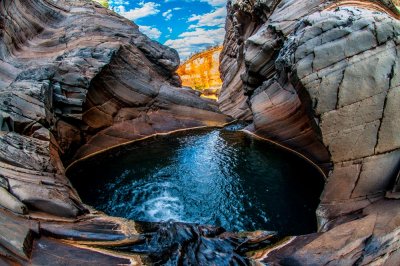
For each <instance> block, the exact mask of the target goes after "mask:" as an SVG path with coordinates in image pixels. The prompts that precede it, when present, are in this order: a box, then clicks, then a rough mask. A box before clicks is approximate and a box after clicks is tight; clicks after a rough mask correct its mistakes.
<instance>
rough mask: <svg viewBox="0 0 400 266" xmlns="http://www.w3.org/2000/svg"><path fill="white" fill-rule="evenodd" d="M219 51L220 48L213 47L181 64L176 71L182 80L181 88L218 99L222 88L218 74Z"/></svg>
mask: <svg viewBox="0 0 400 266" xmlns="http://www.w3.org/2000/svg"><path fill="white" fill-rule="evenodd" d="M221 51H222V47H220V46H219V47H213V48H210V49H208V50H205V51H202V52H199V53H197V54H195V55H193V56H191V57H190V58H189V59H188V60H186V61H185V62H184V63H182V64H181V65H180V66H179V68H178V70H177V71H176V73H177V74H178V75H179V77H180V78H181V80H182V86H185V87H190V88H192V89H194V90H198V91H200V92H202V93H203V95H204V96H205V97H210V98H218V96H219V93H220V90H221V87H222V81H221V77H220V73H219V56H220V54H221Z"/></svg>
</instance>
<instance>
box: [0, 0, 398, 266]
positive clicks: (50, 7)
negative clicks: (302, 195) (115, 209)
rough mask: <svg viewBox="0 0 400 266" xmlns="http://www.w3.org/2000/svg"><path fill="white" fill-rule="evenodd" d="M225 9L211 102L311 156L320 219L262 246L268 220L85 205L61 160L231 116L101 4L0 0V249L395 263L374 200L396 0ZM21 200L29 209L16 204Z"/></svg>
mask: <svg viewBox="0 0 400 266" xmlns="http://www.w3.org/2000/svg"><path fill="white" fill-rule="evenodd" d="M228 8H229V10H228V11H229V12H228V13H229V17H228V19H227V23H226V29H227V35H226V39H225V43H224V45H225V46H224V50H223V51H222V53H221V67H220V69H221V74H222V77H223V78H224V84H223V86H224V89H223V91H222V93H221V97H220V100H219V104H220V109H221V110H222V111H223V112H224V113H225V114H228V115H231V116H232V117H234V118H239V119H243V120H248V121H250V120H252V121H253V123H252V125H251V126H249V127H248V130H250V131H253V132H255V133H256V134H258V135H260V136H262V137H268V138H271V139H273V140H275V141H278V142H280V143H282V144H283V145H286V146H287V147H289V148H292V149H295V150H297V151H298V152H300V153H302V154H303V155H305V156H307V157H308V158H310V159H311V160H312V161H314V162H315V163H317V164H318V165H320V167H321V168H322V169H323V170H324V171H325V173H326V174H327V176H328V180H327V184H326V187H325V190H324V193H323V195H322V196H321V204H320V207H319V209H318V211H317V214H318V218H319V223H320V232H318V233H316V234H312V235H308V236H298V237H295V238H294V239H293V238H292V239H291V240H289V241H283V243H282V245H281V246H278V247H272V248H271V247H268V248H267V249H265V245H266V244H269V243H270V242H269V240H271V241H272V242H274V239H273V237H272V234H271V233H269V232H252V233H239V234H232V233H226V232H223V230H222V229H220V228H213V227H204V226H197V225H186V224H176V223H167V224H147V225H143V224H137V223H134V222H129V221H126V220H123V219H117V218H111V217H107V216H105V215H104V214H99V213H96V212H95V211H94V210H91V209H90V208H89V207H87V206H85V205H84V204H83V203H82V202H81V200H80V199H79V196H78V195H77V193H76V191H75V190H74V189H73V187H72V186H71V184H70V183H69V181H68V179H67V178H66V177H65V173H64V166H65V165H67V164H68V163H69V162H72V161H74V160H79V159H82V158H85V157H86V156H91V155H93V154H95V153H97V152H100V151H102V150H105V149H109V148H111V147H114V146H118V145H122V144H124V143H128V142H130V141H134V140H137V139H140V138H143V137H146V136H149V135H152V134H158V133H166V132H170V131H174V130H180V129H185V128H192V127H199V126H218V125H222V124H223V123H225V122H227V121H229V119H228V117H227V116H226V115H224V114H221V113H220V112H219V110H218V107H217V105H216V104H215V103H212V102H210V101H205V100H202V99H200V98H199V97H197V96H196V95H195V94H193V93H190V92H188V91H185V90H182V89H177V87H176V86H178V85H179V78H178V77H177V76H176V74H175V73H174V72H175V70H176V68H177V66H178V65H179V59H178V57H177V54H176V52H175V51H174V50H172V49H169V48H167V47H164V46H162V45H160V44H158V43H155V42H152V41H151V40H150V39H149V38H147V37H146V36H144V35H142V34H141V33H140V32H139V31H138V28H137V26H136V25H134V24H132V23H131V22H130V21H128V20H126V19H123V18H121V17H119V16H117V15H116V14H115V13H113V12H111V11H109V10H106V9H104V8H102V7H100V6H99V5H97V4H94V3H92V2H89V1H85V0H81V1H70V0H62V1H50V0H40V1H36V0H35V1H33V0H23V1H22V0H13V1H11V0H3V1H0V59H1V60H0V128H1V132H0V158H1V161H0V187H1V191H0V192H1V193H2V197H1V199H0V201H2V202H3V204H4V205H6V203H4V202H7V204H8V203H10V199H13V200H11V201H12V203H13V204H11V205H9V206H8V207H7V206H4V207H7V208H9V209H11V210H14V212H15V213H14V214H13V213H11V212H9V211H4V210H2V209H0V219H1V223H0V231H1V234H0V236H1V237H0V263H7V264H12V263H14V264H22V265H23V264H34V265H35V264H36V265H41V264H49V263H51V264H54V265H65V264H69V263H74V264H90V263H95V264H102V263H103V264H104V265H118V264H140V263H143V262H148V263H152V262H153V263H154V261H156V260H160V259H162V260H164V261H165V260H167V261H170V262H173V261H175V262H177V261H181V262H184V263H187V264H188V263H192V264H195V262H197V263H199V262H200V264H207V263H209V262H211V261H214V262H215V261H217V262H219V263H220V264H228V263H236V264H250V263H254V260H256V261H258V262H260V263H263V262H265V263H269V264H271V265H288V264H289V265H290V264H292V265H293V264H295V265H298V264H303V265H310V264H315V265H348V264H357V265H366V264H373V265H385V264H386V265H390V264H394V265H396V260H398V257H399V253H398V250H399V245H400V243H399V231H400V229H399V228H400V224H399V221H400V220H399V210H400V208H399V201H398V200H388V199H384V195H385V193H386V192H388V191H389V192H391V193H396V191H398V189H399V186H400V183H399V182H400V181H399V179H398V178H397V181H396V177H397V176H398V175H397V172H398V163H399V156H400V154H399V149H398V148H399V139H398V131H397V126H398V123H397V122H396V121H397V120H396V119H397V115H396V110H397V109H398V106H399V104H398V101H397V98H398V96H397V91H398V88H399V83H400V80H399V75H398V73H399V71H398V69H399V45H400V41H399V34H400V32H399V29H400V26H399V22H398V20H396V18H399V16H398V14H396V12H397V11H396V9H395V7H394V5H393V4H392V2H391V1H388V0H382V1H324V0H314V1H300V0H281V1H273V0H271V1H265V0H235V1H228ZM396 182H397V183H396ZM393 184H395V185H394V186H393ZM10 196H11V198H10ZM14 199H15V201H14ZM22 206H26V207H27V208H28V214H24V215H17V214H16V213H18V212H19V210H21V208H22ZM14 207H17V208H16V209H14ZM19 207H21V208H19ZM22 213H23V212H22ZM221 230H222V231H221ZM47 237H50V238H47ZM66 241H67V242H66ZM172 247H173V248H172ZM176 247H178V248H176ZM110 248H113V249H114V250H111V249H110ZM115 248H118V249H119V251H123V252H122V253H120V252H115ZM255 250H257V252H256V253H254V251H255ZM135 254H141V255H135ZM160 254H161V256H162V258H160ZM252 254H255V255H254V256H253V257H251V258H248V257H249V256H252ZM256 255H257V256H256ZM246 257H247V258H246Z"/></svg>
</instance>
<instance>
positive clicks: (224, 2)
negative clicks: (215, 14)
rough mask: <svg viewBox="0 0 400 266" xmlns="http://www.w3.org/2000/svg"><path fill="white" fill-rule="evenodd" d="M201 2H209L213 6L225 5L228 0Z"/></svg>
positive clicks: (204, 0)
mask: <svg viewBox="0 0 400 266" xmlns="http://www.w3.org/2000/svg"><path fill="white" fill-rule="evenodd" d="M201 2H207V3H209V4H210V5H211V6H224V5H226V0H201Z"/></svg>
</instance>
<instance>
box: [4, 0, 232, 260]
mask: <svg viewBox="0 0 400 266" xmlns="http://www.w3.org/2000/svg"><path fill="white" fill-rule="evenodd" d="M178 66H179V57H178V55H177V52H176V51H175V50H173V49H170V48H168V47H165V46H163V45H160V44H159V43H156V42H153V41H151V40H150V39H149V38H148V37H146V36H145V35H143V34H142V33H140V32H139V30H138V27H137V26H136V25H134V24H133V23H132V22H131V21H129V20H127V19H124V18H122V17H120V16H118V15H117V14H115V13H114V12H112V11H109V10H107V9H105V8H103V7H102V6H100V5H99V4H97V3H94V2H92V1H86V0H82V1H69V0H65V1H52V0H39V1H38V0H2V1H0V95H1V96H0V127H1V131H0V206H1V207H2V208H5V209H6V210H4V211H3V210H1V214H0V217H1V218H0V219H1V221H0V264H1V265H3V264H7V265H8V264H12V263H17V264H34V265H49V264H51V265H65V264H72V265H73V264H85V263H88V262H90V261H93V260H94V261H96V260H97V261H100V262H102V263H103V264H104V265H117V264H118V265H120V264H130V263H132V264H134V262H138V263H139V262H140V260H141V259H143V258H144V257H143V256H142V257H139V256H136V255H132V254H129V255H121V254H119V255H118V254H117V255H115V252H114V253H113V252H112V251H111V250H108V251H104V250H99V249H98V247H114V246H121V245H131V244H133V243H137V242H140V241H142V240H143V237H140V236H139V233H137V232H136V228H137V226H136V225H135V224H134V223H133V222H127V221H124V220H122V219H115V218H111V217H107V216H105V215H102V214H96V213H95V212H94V211H93V210H92V211H90V210H89V209H88V207H87V206H85V205H84V204H83V203H82V202H81V200H80V198H79V196H78V195H77V193H76V191H75V190H74V188H73V187H72V186H71V184H70V182H69V180H68V179H67V178H66V176H65V169H64V166H67V165H68V164H69V163H70V162H73V161H77V160H80V159H82V158H84V157H86V156H91V155H93V154H96V153H98V152H100V151H102V150H105V149H110V148H113V147H117V146H119V145H123V144H126V143H129V142H132V141H135V140H138V139H141V138H144V137H147V136H151V135H156V134H164V133H168V132H172V131H176V130H183V129H188V128H195V127H204V126H221V125H223V124H224V123H227V122H228V121H229V120H230V119H229V118H228V117H227V116H226V115H223V114H222V113H220V112H219V110H218V107H217V105H216V104H215V102H213V101H207V100H203V99H201V98H199V97H198V96H197V95H196V94H195V93H192V92H190V91H183V90H182V89H181V88H178V87H177V86H180V80H179V77H178V76H177V75H176V74H175V70H176V69H177V67H178ZM7 210H8V211H7ZM9 211H12V212H13V213H14V214H12V213H11V212H9ZM214 235H215V236H217V234H214ZM46 236H49V237H50V238H53V239H47V238H46ZM54 238H56V239H63V241H64V240H72V242H70V243H65V241H64V242H62V241H58V240H54ZM88 245H90V246H94V247H95V248H90V249H89V248H88V247H87V246H88ZM96 247H97V248H96Z"/></svg>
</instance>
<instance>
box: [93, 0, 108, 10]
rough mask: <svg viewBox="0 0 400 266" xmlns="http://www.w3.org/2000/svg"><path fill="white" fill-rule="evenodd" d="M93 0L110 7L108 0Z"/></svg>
mask: <svg viewBox="0 0 400 266" xmlns="http://www.w3.org/2000/svg"><path fill="white" fill-rule="evenodd" d="M94 1H95V2H98V3H100V5H102V6H104V7H106V8H109V7H110V5H109V3H108V0H94Z"/></svg>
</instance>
